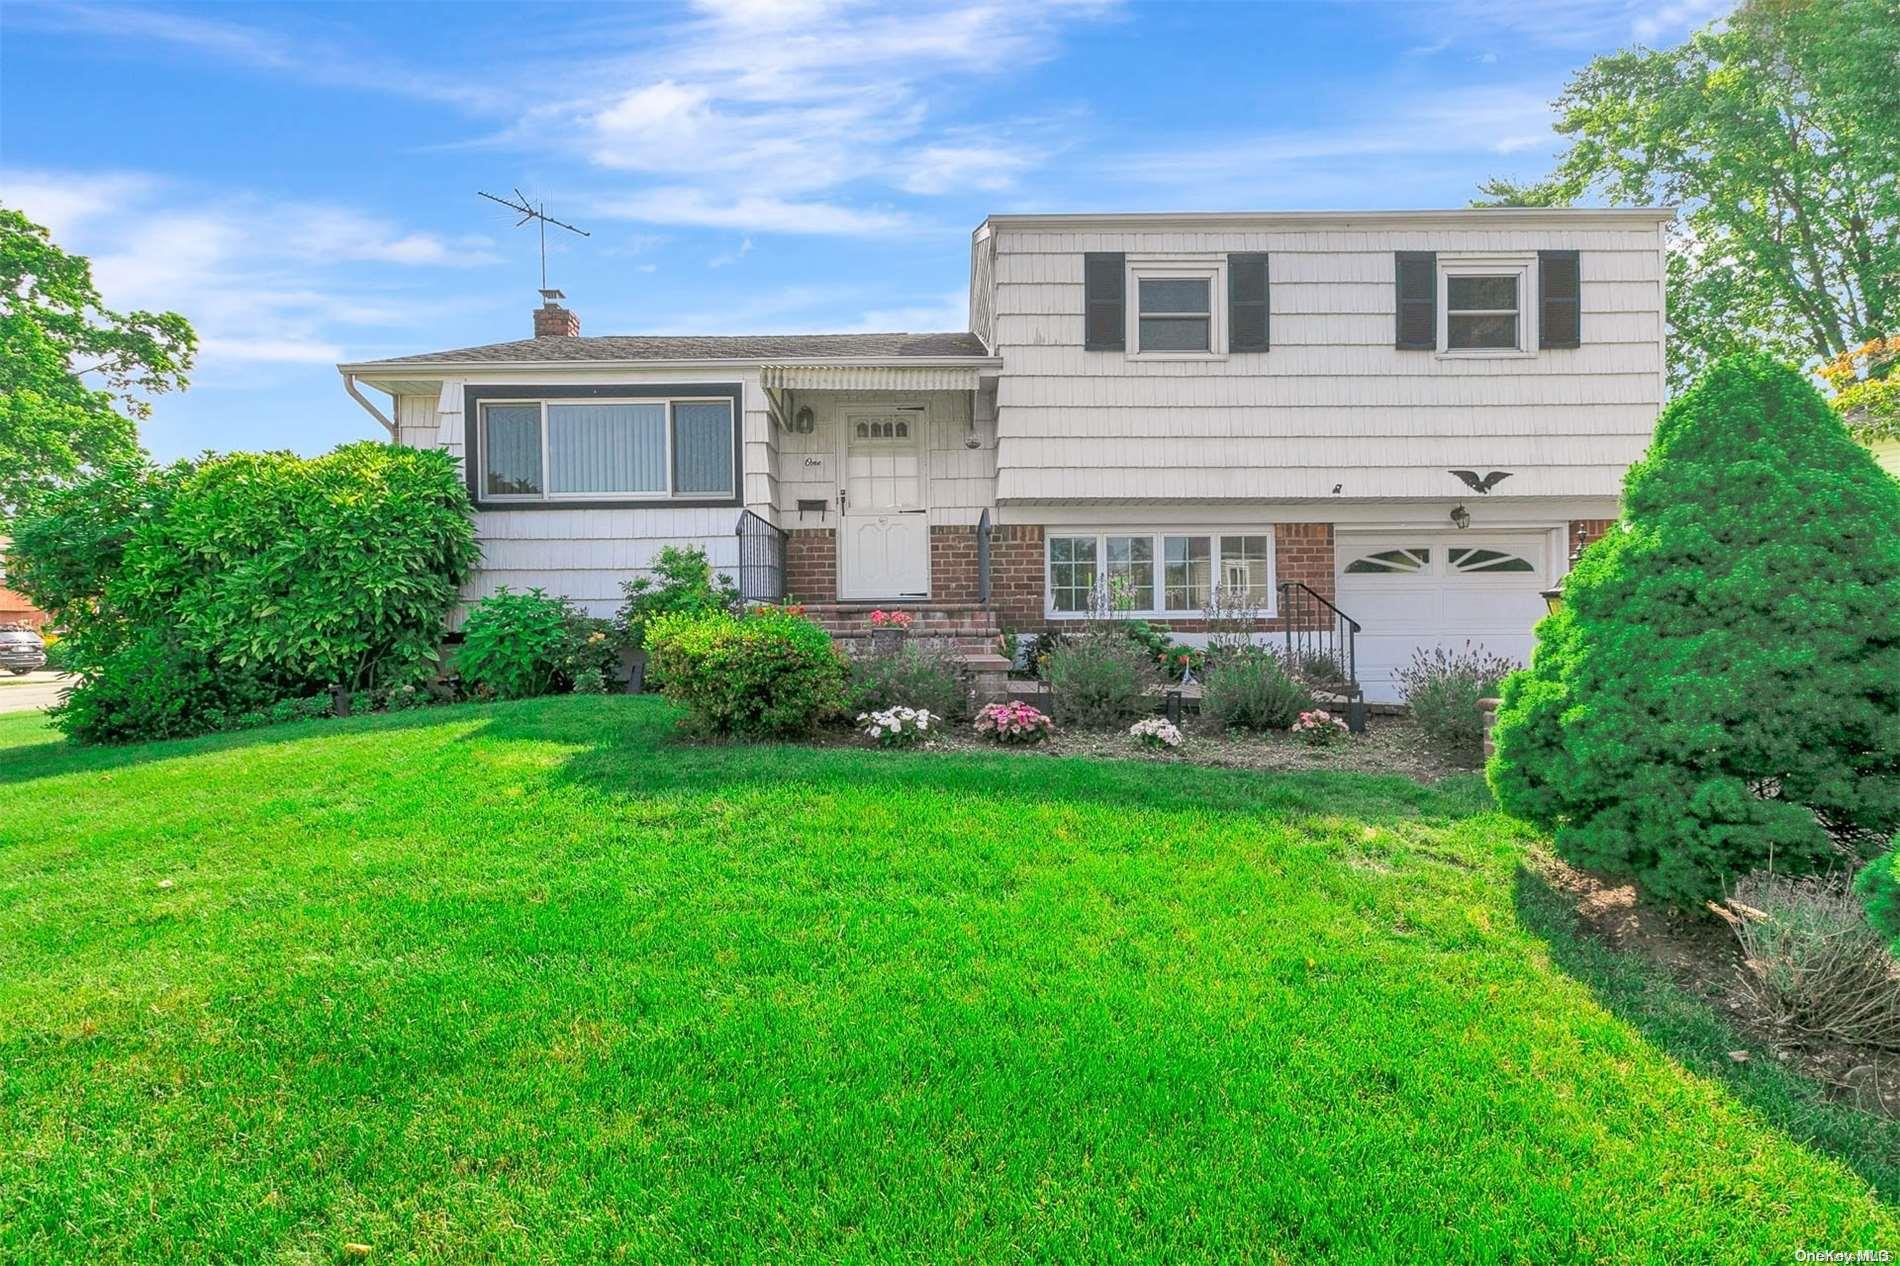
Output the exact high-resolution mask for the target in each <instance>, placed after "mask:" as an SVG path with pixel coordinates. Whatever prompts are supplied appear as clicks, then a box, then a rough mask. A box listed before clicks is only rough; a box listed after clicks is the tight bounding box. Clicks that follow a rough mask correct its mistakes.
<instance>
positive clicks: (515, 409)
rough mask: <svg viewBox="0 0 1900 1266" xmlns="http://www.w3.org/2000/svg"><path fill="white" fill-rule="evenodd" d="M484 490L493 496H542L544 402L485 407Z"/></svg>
mask: <svg viewBox="0 0 1900 1266" xmlns="http://www.w3.org/2000/svg"><path fill="white" fill-rule="evenodd" d="M482 425H483V426H484V428H486V433H485V434H484V435H483V437H482V453H483V460H484V462H485V464H486V466H487V469H486V470H485V471H484V473H483V482H482V490H483V491H484V492H485V493H487V494H488V495H489V496H491V497H508V496H539V495H540V492H541V406H540V405H538V404H491V405H489V406H487V407H486V408H484V409H483V410H482Z"/></svg>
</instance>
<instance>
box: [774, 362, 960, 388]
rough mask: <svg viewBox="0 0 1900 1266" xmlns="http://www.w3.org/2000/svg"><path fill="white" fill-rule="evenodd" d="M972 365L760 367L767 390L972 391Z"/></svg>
mask: <svg viewBox="0 0 1900 1266" xmlns="http://www.w3.org/2000/svg"><path fill="white" fill-rule="evenodd" d="M976 375H977V369H976V367H975V366H973V365H763V366H761V367H760V368H759V379H760V382H761V384H762V385H763V386H764V387H766V388H767V389H768V390H782V389H787V388H789V389H791V390H795V391H975V390H976Z"/></svg>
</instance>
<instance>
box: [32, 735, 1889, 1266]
mask: <svg viewBox="0 0 1900 1266" xmlns="http://www.w3.org/2000/svg"><path fill="white" fill-rule="evenodd" d="M670 724H671V718H670V714H669V713H668V712H667V710H666V708H665V707H664V706H663V705H661V704H659V703H657V702H655V701H652V700H638V699H636V700H628V699H579V698H570V699H563V700H552V701H539V702H531V703H526V704H516V705H504V706H498V707H491V708H455V709H442V710H431V711H429V712H426V713H411V714H401V715H392V716H383V717H366V718H358V719H355V720H352V721H347V722H319V723H308V724H303V725H295V726H285V727H279V728H276V729H272V730H265V731H257V732H253V733H249V734H243V735H235V736H230V737H225V738H214V739H205V740H195V741H190V742H180V743H164V744H153V745H149V746H144V747H136V748H125V749H114V750H93V751H85V750H76V749H72V748H69V747H67V746H65V745H64V744H63V743H59V742H56V741H55V736H54V735H52V734H51V733H50V732H48V731H47V730H45V729H44V728H43V722H42V721H41V720H40V719H39V718H38V717H37V716H33V715H23V716H0V1260H8V1261H39V1260H47V1261H54V1260H59V1261H64V1260H89V1261H126V1262H132V1261H138V1262H150V1261H265V1262H330V1261H336V1260H338V1259H339V1257H340V1256H341V1255H342V1254H343V1253H344V1252H345V1249H344V1246H345V1245H346V1244H352V1243H360V1244H367V1245H370V1246H371V1260H372V1261H384V1262H401V1261H425V1262H451V1261H453V1262H462V1261H497V1262H518V1261H573V1262H594V1261H614V1260H626V1261H630V1262H649V1261H711V1260H718V1261H774V1262H776V1261H792V1260H826V1261H848V1262H888V1261H919V1262H922V1261H933V1262H934V1261H942V1260H953V1259H954V1260H966V1261H980V1262H1007V1261H1029V1260H1037V1261H1040V1260H1065V1261H1067V1260H1092V1261H1115V1262H1123V1261H1137V1262H1139V1261H1154V1262H1160V1261H1194V1260H1205V1261H1214V1260H1219V1261H1239V1260H1257V1261H1295V1260H1312V1259H1318V1260H1365V1259H1368V1258H1371V1257H1375V1256H1376V1257H1378V1258H1381V1259H1394V1260H1431V1261H1444V1262H1454V1261H1501V1260H1522V1261H1540V1262H1542V1261H1562V1260H1583V1261H1589V1260H1605V1259H1621V1260H1635V1259H1662V1258H1668V1259H1675V1260H1692V1259H1710V1260H1763V1259H1777V1260H1790V1259H1791V1258H1792V1255H1793V1253H1794V1251H1795V1250H1796V1249H1797V1248H1803V1247H1806V1248H1838V1249H1851V1248H1861V1247H1866V1248H1880V1247H1885V1248H1900V1217H1897V1216H1896V1210H1895V1206H1894V1205H1893V1204H1892V1203H1891V1201H1892V1198H1893V1197H1892V1193H1893V1192H1894V1191H1895V1190H1896V1189H1900V1188H1896V1185H1895V1184H1896V1181H1897V1180H1900V1135H1897V1134H1895V1133H1894V1132H1893V1131H1892V1130H1889V1129H1887V1128H1886V1127H1885V1126H1883V1125H1882V1124H1880V1123H1876V1122H1874V1121H1873V1120H1872V1119H1871V1118H1866V1117H1862V1116H1860V1115H1859V1114H1855V1113H1851V1112H1848V1111H1846V1110H1844V1109H1837V1108H1832V1107H1831V1106H1830V1105H1828V1104H1826V1103H1824V1102H1822V1101H1821V1100H1819V1098H1818V1097H1817V1096H1815V1095H1813V1094H1812V1092H1811V1091H1809V1090H1808V1089H1807V1088H1806V1087H1804V1086H1803V1085H1801V1084H1800V1083H1798V1082H1796V1081H1795V1080H1794V1079H1793V1078H1791V1077H1789V1076H1787V1075H1786V1074H1783V1073H1782V1072H1781V1071H1780V1070H1778V1069H1775V1068H1773V1067H1769V1066H1766V1065H1768V1064H1771V1063H1772V1061H1764V1060H1759V1059H1758V1060H1756V1061H1752V1062H1751V1065H1750V1066H1749V1067H1748V1068H1747V1069H1746V1070H1743V1071H1739V1072H1738V1071H1735V1070H1732V1069H1724V1068H1722V1067H1721V1063H1720V1061H1721V1056H1720V1049H1721V1045H1722V1043H1723V1042H1724V1041H1725V1040H1730V1039H1728V1038H1727V1036H1726V1034H1725V1033H1724V1032H1723V1031H1722V1030H1721V1027H1720V1025H1719V1023H1718V1022H1716V1021H1714V1020H1713V1019H1711V1018H1709V1017H1708V1016H1707V1015H1706V1013H1702V1014H1700V1015H1699V1016H1697V1015H1689V1014H1687V1013H1685V1012H1683V1011H1682V1010H1681V1008H1683V1007H1686V1006H1688V1003H1687V1001H1686V1000H1684V999H1681V998H1680V997H1679V996H1678V997H1673V998H1672V997H1671V996H1669V994H1668V992H1667V989H1666V987H1660V986H1654V985H1653V983H1645V982H1642V981H1633V980H1631V979H1629V978H1628V976H1627V970H1626V965H1622V964H1618V963H1616V962H1614V961H1611V960H1609V959H1605V958H1602V957H1600V954H1601V951H1598V950H1595V949H1593V948H1592V947H1590V946H1588V945H1583V944H1574V943H1570V942H1568V941H1566V940H1565V939H1564V936H1565V933H1564V931H1563V928H1562V926H1561V925H1562V920H1561V919H1560V918H1557V917H1556V913H1555V911H1554V910H1553V908H1552V907H1551V904H1550V899H1549V894H1548V893H1544V894H1541V895H1540V894H1539V893H1538V892H1537V891H1536V890H1535V888H1534V885H1533V886H1531V887H1530V888H1528V889H1527V886H1526V885H1527V879H1526V872H1524V871H1522V870H1521V868H1520V864H1521V861H1522V859H1523V857H1524V854H1525V851H1526V849H1527V848H1528V847H1532V846H1534V844H1535V841H1534V839H1533V838H1532V837H1530V836H1528V835H1527V834H1525V833H1524V831H1523V830H1522V829H1521V828H1519V827H1517V826H1516V825H1514V824H1513V823H1511V822H1510V821H1509V820H1507V819H1505V818H1503V817H1501V816H1498V815H1497V814H1495V813H1494V812H1492V811H1491V808H1490V804H1489V801H1488V798H1487V797H1486V795H1485V793H1484V790H1483V787H1482V784H1481V783H1479V782H1478V780H1477V779H1475V778H1464V779H1457V780H1453V781H1451V782H1448V783H1445V784H1440V785H1439V786H1438V787H1435V788H1425V787H1421V786H1418V785H1416V784H1413V783H1410V782H1407V781H1404V780H1400V779H1395V778H1375V777H1366V776H1354V775H1343V774H1341V775H1328V774H1305V775H1295V776H1282V777H1269V776H1263V775H1258V774H1250V773H1245V772H1239V771H1229V770H1216V769H1197V768H1189V767H1174V768H1158V767H1156V766H1154V765H1152V764H1140V763H1135V762H1120V761H1087V760H1048V759H1043V760H1034V761H1026V760H1020V759H1015V758H1011V757H1008V756H993V757H992V756H965V755H957V756H946V755H933V754H928V753H925V754H902V753H887V752H866V751H844V750H831V751H815V750H809V749H800V748H763V747H761V748H754V747H742V746H735V747H712V748H695V747H686V746H680V745H677V744H675V743H674V742H673V741H672V739H671V738H670ZM1592 955H1599V957H1592ZM1657 988H1661V989H1662V992H1660V993H1658V992H1656V989H1657ZM1876 1188H1878V1191H1876Z"/></svg>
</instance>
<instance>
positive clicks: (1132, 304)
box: [1122, 255, 1227, 360]
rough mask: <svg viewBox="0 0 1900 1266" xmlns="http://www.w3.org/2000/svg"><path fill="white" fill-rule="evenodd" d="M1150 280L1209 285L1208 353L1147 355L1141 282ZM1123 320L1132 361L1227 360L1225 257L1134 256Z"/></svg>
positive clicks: (1125, 291) (1124, 289)
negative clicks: (1142, 337)
mask: <svg viewBox="0 0 1900 1266" xmlns="http://www.w3.org/2000/svg"><path fill="white" fill-rule="evenodd" d="M1144 278H1145V279H1147V280H1149V281H1177V280H1178V281H1205V282H1206V283H1207V350H1206V351H1204V352H1192V351H1186V352H1162V351H1155V352H1144V351H1142V350H1141V283H1142V280H1143V279H1144ZM1122 294H1123V296H1124V298H1123V306H1124V307H1125V308H1126V311H1125V312H1124V313H1123V320H1124V322H1125V323H1126V325H1127V329H1126V331H1125V333H1124V337H1125V338H1126V340H1127V345H1128V352H1127V356H1128V359H1129V360H1225V359H1226V358H1227V257H1226V256H1225V255H1222V256H1217V257H1210V256H1197V255H1196V256H1179V255H1147V256H1139V257H1137V256H1131V257H1129V260H1128V272H1127V275H1126V277H1125V278H1124V279H1123V283H1122Z"/></svg>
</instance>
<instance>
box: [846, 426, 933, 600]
mask: <svg viewBox="0 0 1900 1266" xmlns="http://www.w3.org/2000/svg"><path fill="white" fill-rule="evenodd" d="M841 430H842V431H843V436H842V441H841V442H842V447H843V451H842V452H841V453H840V454H839V465H840V466H841V467H842V469H843V471H844V479H843V482H842V484H841V486H840V488H839V496H840V498H841V499H842V501H843V503H844V504H843V514H842V515H840V520H841V527H840V530H839V533H838V597H839V598H841V599H844V600H846V601H873V600H884V599H890V598H925V597H928V596H929V595H930V527H929V524H928V523H927V522H926V520H927V519H928V517H929V516H928V515H926V514H925V513H924V510H925V505H924V494H925V489H926V482H925V470H924V438H925V437H924V432H925V430H926V422H925V413H924V411H923V410H922V409H861V410H849V411H847V412H846V413H845V416H844V426H843V427H842V428H841Z"/></svg>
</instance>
